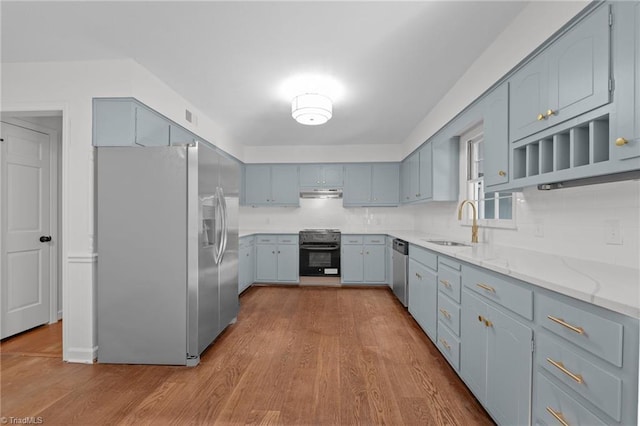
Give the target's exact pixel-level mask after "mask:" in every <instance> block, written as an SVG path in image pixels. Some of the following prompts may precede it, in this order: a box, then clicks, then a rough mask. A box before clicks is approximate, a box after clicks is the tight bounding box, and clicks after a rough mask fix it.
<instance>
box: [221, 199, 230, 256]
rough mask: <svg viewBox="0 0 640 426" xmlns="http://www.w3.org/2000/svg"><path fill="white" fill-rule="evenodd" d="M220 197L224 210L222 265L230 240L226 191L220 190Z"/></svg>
mask: <svg viewBox="0 0 640 426" xmlns="http://www.w3.org/2000/svg"><path fill="white" fill-rule="evenodd" d="M219 189H220V191H219V194H220V195H219V197H220V207H221V208H222V244H221V248H220V263H222V259H223V257H224V254H225V252H226V251H227V239H228V232H229V226H228V217H227V200H225V198H224V190H223V189H222V188H219Z"/></svg>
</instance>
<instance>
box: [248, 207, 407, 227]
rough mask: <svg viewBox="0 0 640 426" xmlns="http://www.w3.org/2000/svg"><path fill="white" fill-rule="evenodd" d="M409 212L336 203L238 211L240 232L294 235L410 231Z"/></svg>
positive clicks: (250, 208)
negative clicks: (305, 231)
mask: <svg viewBox="0 0 640 426" xmlns="http://www.w3.org/2000/svg"><path fill="white" fill-rule="evenodd" d="M413 221H414V215H413V212H411V211H408V210H403V209H402V208H398V207H376V208H348V209H347V208H344V207H342V200H340V199H329V200H322V199H301V200H300V207H299V208H294V207H246V206H243V207H240V231H241V232H252V231H263V232H269V231H270V230H273V231H274V232H298V231H299V230H301V229H305V228H337V229H340V230H341V231H342V232H355V233H357V232H376V231H378V230H380V231H385V230H388V229H403V230H411V229H413V227H414V222H413Z"/></svg>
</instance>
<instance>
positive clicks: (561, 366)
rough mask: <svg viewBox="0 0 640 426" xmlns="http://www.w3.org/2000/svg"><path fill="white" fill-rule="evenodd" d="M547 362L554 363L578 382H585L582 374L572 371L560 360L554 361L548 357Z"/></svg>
mask: <svg viewBox="0 0 640 426" xmlns="http://www.w3.org/2000/svg"><path fill="white" fill-rule="evenodd" d="M547 362H548V363H549V364H551V365H553V366H554V367H556V368H557V369H558V370H560V371H562V372H563V373H564V374H566V375H567V376H569V377H571V378H572V379H573V380H575V381H576V382H577V383H580V384H583V383H584V379H583V378H582V375H580V374H575V373H572V372H571V371H569V370H567V369H566V367H565V366H564V364H563V363H561V362H560V361H554V360H552V359H551V358H547Z"/></svg>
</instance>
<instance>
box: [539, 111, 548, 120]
mask: <svg viewBox="0 0 640 426" xmlns="http://www.w3.org/2000/svg"><path fill="white" fill-rule="evenodd" d="M545 118H547V117H545V116H544V114H542V113H540V114H538V121H542V120H544V119H545Z"/></svg>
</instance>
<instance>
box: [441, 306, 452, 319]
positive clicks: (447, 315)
mask: <svg viewBox="0 0 640 426" xmlns="http://www.w3.org/2000/svg"><path fill="white" fill-rule="evenodd" d="M440 312H442V315H444V316H445V317H447V319H451V314H450V313H449V311H447V310H446V309H442V308H440Z"/></svg>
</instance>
